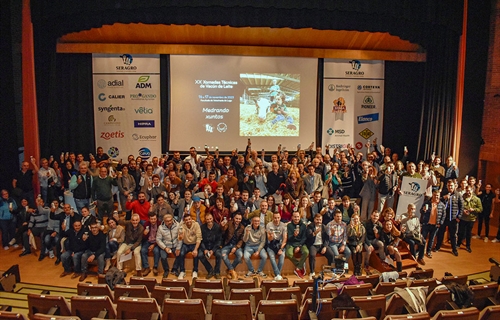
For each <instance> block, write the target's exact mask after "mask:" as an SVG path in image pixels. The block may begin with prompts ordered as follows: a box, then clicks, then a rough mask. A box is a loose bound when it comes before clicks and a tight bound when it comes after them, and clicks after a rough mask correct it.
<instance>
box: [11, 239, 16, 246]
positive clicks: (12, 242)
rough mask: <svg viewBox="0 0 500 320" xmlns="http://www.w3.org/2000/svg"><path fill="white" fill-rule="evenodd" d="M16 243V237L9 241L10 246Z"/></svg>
mask: <svg viewBox="0 0 500 320" xmlns="http://www.w3.org/2000/svg"><path fill="white" fill-rule="evenodd" d="M14 243H16V238H12V240H10V241H9V246H13V245H14Z"/></svg>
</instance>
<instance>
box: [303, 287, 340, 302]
mask: <svg viewBox="0 0 500 320" xmlns="http://www.w3.org/2000/svg"><path fill="white" fill-rule="evenodd" d="M313 292H314V288H313V287H308V288H307V289H306V292H304V295H303V297H302V299H303V300H304V299H309V298H312V295H313ZM318 294H319V297H320V298H335V297H336V296H337V295H338V288H337V287H335V286H327V287H319V288H318Z"/></svg>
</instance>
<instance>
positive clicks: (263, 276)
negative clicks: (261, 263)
mask: <svg viewBox="0 0 500 320" xmlns="http://www.w3.org/2000/svg"><path fill="white" fill-rule="evenodd" d="M257 275H258V276H259V277H261V278H267V274H265V273H264V272H263V271H260V272H259V273H257Z"/></svg>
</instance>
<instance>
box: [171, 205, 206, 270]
mask: <svg viewBox="0 0 500 320" xmlns="http://www.w3.org/2000/svg"><path fill="white" fill-rule="evenodd" d="M201 239H202V235H201V227H200V225H199V224H198V222H196V221H193V219H192V218H191V215H189V214H186V215H184V221H183V222H182V223H181V225H180V226H179V240H180V241H182V247H181V252H180V254H179V256H178V260H177V261H178V265H179V270H180V273H179V276H178V277H177V278H178V279H184V277H185V276H186V270H185V269H184V258H185V256H186V254H187V253H188V252H191V254H192V255H193V275H192V278H193V279H194V278H198V261H199V260H198V249H199V248H200V244H201Z"/></svg>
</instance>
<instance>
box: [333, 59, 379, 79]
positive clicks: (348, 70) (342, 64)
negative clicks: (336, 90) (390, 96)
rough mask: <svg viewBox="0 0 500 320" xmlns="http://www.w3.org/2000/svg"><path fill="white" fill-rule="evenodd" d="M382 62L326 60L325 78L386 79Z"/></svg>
mask: <svg viewBox="0 0 500 320" xmlns="http://www.w3.org/2000/svg"><path fill="white" fill-rule="evenodd" d="M384 70H385V68H384V61H382V60H356V59H352V60H343V59H325V70H324V77H325V78H338V79H384Z"/></svg>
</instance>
